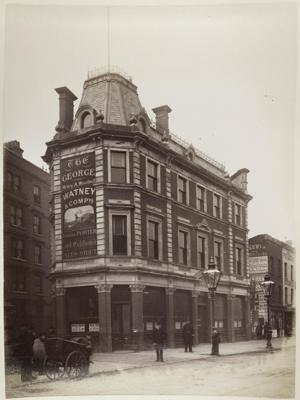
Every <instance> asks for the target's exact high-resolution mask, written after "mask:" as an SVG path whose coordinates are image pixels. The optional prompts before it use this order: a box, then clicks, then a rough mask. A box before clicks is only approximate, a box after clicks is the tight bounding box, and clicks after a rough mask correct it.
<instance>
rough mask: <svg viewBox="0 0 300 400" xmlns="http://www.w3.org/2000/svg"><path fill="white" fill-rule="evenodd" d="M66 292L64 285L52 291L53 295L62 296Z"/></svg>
mask: <svg viewBox="0 0 300 400" xmlns="http://www.w3.org/2000/svg"><path fill="white" fill-rule="evenodd" d="M65 294H66V289H65V288H64V287H62V286H61V287H56V288H55V291H54V295H55V296H64V295H65Z"/></svg>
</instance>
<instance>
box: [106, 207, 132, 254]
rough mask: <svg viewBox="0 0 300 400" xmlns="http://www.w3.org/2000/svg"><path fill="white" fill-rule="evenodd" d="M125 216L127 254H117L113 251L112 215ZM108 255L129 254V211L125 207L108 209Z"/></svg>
mask: <svg viewBox="0 0 300 400" xmlns="http://www.w3.org/2000/svg"><path fill="white" fill-rule="evenodd" d="M114 215H119V216H126V218H127V219H126V231H127V254H126V255H125V254H124V255H121V254H120V255H119V254H114V253H113V223H112V220H113V216H114ZM109 255H110V256H111V257H130V256H131V212H130V210H125V209H114V208H113V209H110V210H109Z"/></svg>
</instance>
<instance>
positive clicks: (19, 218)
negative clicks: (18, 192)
mask: <svg viewBox="0 0 300 400" xmlns="http://www.w3.org/2000/svg"><path fill="white" fill-rule="evenodd" d="M10 224H11V225H14V226H23V225H24V220H23V209H22V208H20V207H17V206H14V205H11V206H10Z"/></svg>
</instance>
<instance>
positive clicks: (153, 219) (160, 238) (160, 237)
mask: <svg viewBox="0 0 300 400" xmlns="http://www.w3.org/2000/svg"><path fill="white" fill-rule="evenodd" d="M146 221H147V222H146V223H147V256H148V258H150V259H151V260H155V261H162V258H163V254H162V250H163V235H162V220H161V219H160V218H157V217H153V216H152V215H147V218H146ZM151 222H152V223H155V224H157V236H158V258H154V257H151V256H150V246H149V240H150V229H149V223H151Z"/></svg>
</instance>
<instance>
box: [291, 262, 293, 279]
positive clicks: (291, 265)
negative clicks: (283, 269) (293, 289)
mask: <svg viewBox="0 0 300 400" xmlns="http://www.w3.org/2000/svg"><path fill="white" fill-rule="evenodd" d="M293 280H294V267H293V265H291V281H293Z"/></svg>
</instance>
